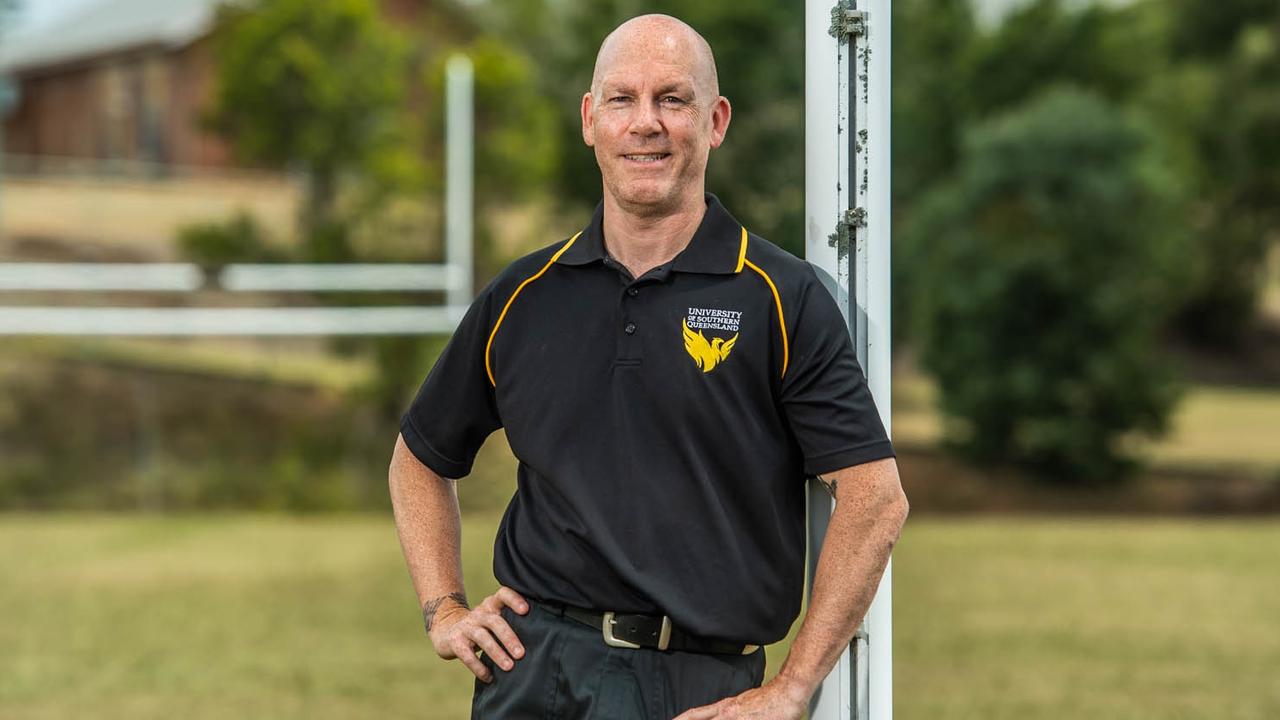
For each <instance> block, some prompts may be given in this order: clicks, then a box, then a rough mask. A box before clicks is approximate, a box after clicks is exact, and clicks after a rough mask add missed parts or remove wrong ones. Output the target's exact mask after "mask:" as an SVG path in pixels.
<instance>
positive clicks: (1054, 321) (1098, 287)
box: [903, 90, 1186, 482]
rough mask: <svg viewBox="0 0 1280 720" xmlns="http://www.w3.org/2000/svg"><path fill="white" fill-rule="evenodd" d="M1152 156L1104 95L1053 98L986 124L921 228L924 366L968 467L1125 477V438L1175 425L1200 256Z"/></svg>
mask: <svg viewBox="0 0 1280 720" xmlns="http://www.w3.org/2000/svg"><path fill="white" fill-rule="evenodd" d="M1155 149H1156V148H1154V147H1153V145H1152V141H1151V140H1150V134H1149V133H1148V132H1144V131H1143V130H1142V129H1140V128H1139V127H1138V126H1137V125H1136V124H1134V123H1132V122H1130V121H1127V120H1125V119H1124V118H1123V117H1122V116H1121V115H1120V114H1119V113H1118V112H1117V111H1116V110H1115V109H1113V108H1112V107H1111V106H1109V105H1108V104H1107V103H1106V102H1105V101H1103V100H1102V99H1100V98H1099V97H1097V96H1096V95H1093V94H1089V93H1085V92H1081V91H1077V90H1057V91H1053V92H1049V93H1047V94H1046V95H1044V96H1043V97H1041V98H1039V99H1037V100H1036V101H1034V102H1033V103H1032V104H1030V105H1028V106H1027V107H1025V108H1023V109H1020V110H1017V111H1014V112H1011V113H1008V114H1005V115H1002V116H998V117H996V118H993V119H991V120H989V121H987V122H984V123H982V124H980V125H978V126H977V127H975V128H974V130H973V131H972V132H971V133H970V134H969V135H968V137H967V140H966V143H965V146H964V150H963V153H962V158H961V160H962V163H961V170H960V172H959V174H958V175H957V176H956V177H955V178H954V179H952V180H951V181H949V182H947V183H945V184H943V185H941V186H940V187H938V188H937V189H936V190H935V191H933V192H931V193H930V195H929V196H928V197H927V198H926V199H925V200H924V202H923V205H922V207H921V212H920V213H919V215H918V216H917V217H916V218H914V219H913V221H912V222H911V223H910V225H909V226H908V227H907V228H906V230H905V232H904V238H903V239H904V241H905V245H906V254H907V256H908V260H907V262H908V263H909V266H910V268H911V276H910V284H909V286H908V287H907V288H906V291H907V292H910V293H912V294H913V296H914V298H915V300H916V303H915V306H914V308H913V310H914V313H915V317H914V318H913V320H914V322H915V323H916V327H917V329H918V333H919V337H918V340H919V342H920V346H921V347H920V351H921V357H922V361H923V365H924V366H925V367H926V368H927V369H928V370H929V371H930V372H932V373H933V374H934V375H935V376H936V378H937V379H938V383H939V386H940V401H941V408H942V411H943V412H944V413H945V414H946V415H947V416H948V417H949V418H951V419H952V421H953V424H952V427H951V431H950V439H951V442H952V443H953V444H954V445H956V446H957V447H959V448H960V449H962V450H963V451H965V452H966V453H967V454H968V455H969V456H971V457H973V458H975V459H978V460H983V461H992V460H1002V461H1010V462H1014V463H1018V464H1022V465H1024V466H1026V467H1028V468H1030V469H1032V470H1033V471H1034V472H1036V473H1038V474H1039V475H1041V476H1043V477H1045V478H1050V479H1057V480H1063V481H1069V482H1096V481H1107V480H1114V479H1116V478H1119V477H1121V476H1123V475H1124V473H1125V472H1126V471H1127V470H1130V469H1131V468H1132V466H1133V463H1132V460H1131V458H1129V457H1127V456H1126V454H1125V452H1124V447H1123V442H1122V441H1123V439H1124V436H1125V435H1126V434H1128V433H1130V432H1134V431H1136V432H1140V433H1146V434H1155V433H1158V432H1160V431H1161V430H1162V429H1163V428H1164V426H1165V420H1166V417H1167V415H1168V413H1169V412H1170V409H1171V405H1172V401H1173V398H1174V395H1173V391H1172V389H1171V385H1170V373H1169V371H1168V369H1167V368H1166V367H1165V366H1164V365H1163V364H1162V363H1161V361H1160V360H1159V358H1158V357H1157V355H1156V352H1155V351H1156V347H1155V341H1156V337H1157V333H1158V331H1159V329H1160V327H1161V324H1162V323H1163V322H1164V320H1165V318H1166V317H1167V315H1168V314H1169V312H1170V311H1171V309H1172V307H1173V303H1174V297H1175V296H1174V291H1175V290H1176V288H1177V287H1178V286H1179V284H1180V283H1181V281H1182V279H1183V278H1184V277H1185V275H1186V272H1185V267H1184V266H1185V260H1184V258H1185V257H1186V254H1185V250H1186V245H1185V241H1184V237H1185V236H1184V235H1183V234H1181V233H1180V232H1179V231H1178V223H1177V218H1176V217H1173V216H1171V215H1170V214H1169V210H1170V208H1173V207H1176V195H1177V190H1176V188H1175V187H1174V186H1173V183H1172V181H1171V179H1170V178H1168V177H1167V176H1164V175H1162V174H1161V173H1160V172H1159V171H1158V163H1157V162H1156V161H1157V160H1158V158H1157V157H1155V156H1154V154H1153V151H1154V150H1155ZM955 421H958V422H955Z"/></svg>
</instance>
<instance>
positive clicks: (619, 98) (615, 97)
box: [608, 95, 631, 103]
mask: <svg viewBox="0 0 1280 720" xmlns="http://www.w3.org/2000/svg"><path fill="white" fill-rule="evenodd" d="M630 100H631V98H630V97H629V96H627V95H613V96H611V97H610V98H609V100H608V101H609V102H610V103H624V102H628V101H630Z"/></svg>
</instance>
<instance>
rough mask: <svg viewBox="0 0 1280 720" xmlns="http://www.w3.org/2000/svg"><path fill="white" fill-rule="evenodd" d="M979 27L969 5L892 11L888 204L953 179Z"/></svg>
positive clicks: (902, 5)
mask: <svg viewBox="0 0 1280 720" xmlns="http://www.w3.org/2000/svg"><path fill="white" fill-rule="evenodd" d="M976 33H977V28H976V26H975V24H974V17H973V10H972V8H971V7H970V6H969V2H968V0H899V2H895V3H894V4H893V108H892V113H893V139H894V143H893V201H894V207H895V208H899V209H901V208H904V207H905V206H906V205H907V204H909V203H910V202H911V201H912V200H914V199H915V198H916V197H918V196H919V195H920V194H921V193H922V192H923V191H924V190H927V189H928V187H929V185H931V184H932V183H934V182H936V181H937V180H938V179H940V178H943V177H946V176H948V175H950V174H951V171H952V170H953V169H954V168H955V165H956V161H957V159H958V158H959V156H960V135H961V131H962V129H963V128H964V126H965V125H966V124H967V123H968V122H969V119H970V117H971V116H972V113H973V107H974V106H973V102H972V100H971V93H972V83H971V79H972V78H973V76H974V70H973V69H972V67H971V65H972V63H973V60H974V57H973V55H974V46H975V42H976Z"/></svg>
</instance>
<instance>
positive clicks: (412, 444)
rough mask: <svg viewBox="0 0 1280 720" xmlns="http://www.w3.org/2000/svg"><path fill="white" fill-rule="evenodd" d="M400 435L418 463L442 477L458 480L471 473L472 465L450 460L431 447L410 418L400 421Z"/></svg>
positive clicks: (406, 417)
mask: <svg viewBox="0 0 1280 720" xmlns="http://www.w3.org/2000/svg"><path fill="white" fill-rule="evenodd" d="M400 435H401V437H403V438H404V444H405V445H406V446H408V448H409V451H410V452H412V453H413V456H414V457H416V458H418V462H420V463H422V464H423V465H426V466H427V467H428V468H430V469H431V470H432V471H433V472H435V473H436V474H437V475H439V476H440V477H443V478H448V479H450V480H457V479H460V478H464V477H466V476H467V475H469V474H470V473H471V463H462V462H458V461H456V460H450V459H449V458H447V457H445V456H444V455H441V454H440V453H439V452H437V451H436V450H435V448H433V447H431V443H429V442H427V441H426V440H425V439H423V437H422V435H421V433H419V432H418V428H416V427H414V425H413V421H412V420H410V419H409V417H408V416H405V417H404V419H402V420H401V421H400Z"/></svg>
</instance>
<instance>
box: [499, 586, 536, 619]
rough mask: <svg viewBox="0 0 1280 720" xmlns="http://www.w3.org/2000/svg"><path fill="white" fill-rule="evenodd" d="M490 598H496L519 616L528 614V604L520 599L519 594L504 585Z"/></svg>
mask: <svg viewBox="0 0 1280 720" xmlns="http://www.w3.org/2000/svg"><path fill="white" fill-rule="evenodd" d="M490 597H493V598H497V600H498V601H499V602H500V603H501V604H502V605H506V606H507V607H509V608H511V609H512V610H515V611H516V612H518V613H520V614H521V615H523V614H525V613H527V612H529V602H528V601H527V600H525V599H524V598H522V597H520V593H518V592H516V591H515V590H512V589H511V588H509V587H507V586H505V585H503V586H502V587H500V588H498V592H496V593H494V594H493V595H491V596H490Z"/></svg>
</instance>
